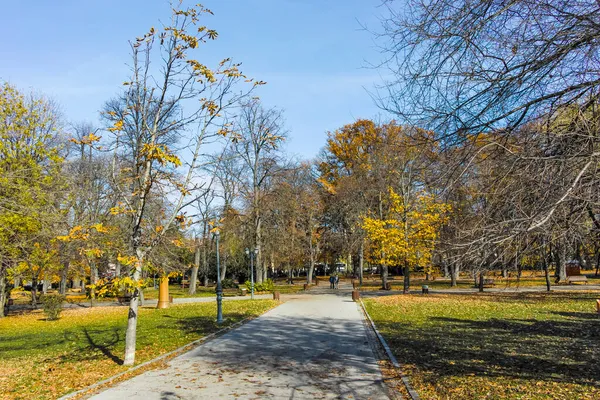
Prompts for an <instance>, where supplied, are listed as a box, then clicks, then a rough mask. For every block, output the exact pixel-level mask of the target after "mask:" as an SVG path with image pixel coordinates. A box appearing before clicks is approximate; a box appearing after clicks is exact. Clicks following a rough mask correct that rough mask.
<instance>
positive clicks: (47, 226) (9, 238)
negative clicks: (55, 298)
mask: <svg viewBox="0 0 600 400" xmlns="http://www.w3.org/2000/svg"><path fill="white" fill-rule="evenodd" d="M0 120H1V121H2V124H0V315H3V310H4V304H5V302H6V293H7V290H6V285H7V275H8V273H9V272H14V269H16V268H18V267H19V265H23V263H24V264H25V265H26V267H27V270H28V273H29V275H28V278H31V279H32V281H33V286H37V279H39V277H40V276H41V275H42V274H43V273H44V272H45V271H46V269H47V267H49V266H50V265H51V264H53V262H54V261H55V257H54V255H55V251H56V249H55V248H53V245H52V243H51V241H52V239H53V236H52V235H53V233H54V232H53V229H52V227H55V226H56V224H57V222H58V221H57V219H60V217H61V215H62V212H61V210H60V204H61V202H62V197H61V189H62V181H61V176H60V169H61V164H62V162H63V160H62V157H61V156H60V151H59V150H60V149H59V147H58V145H59V143H60V142H58V141H57V138H58V137H59V136H60V134H61V123H60V118H59V114H58V113H57V111H56V109H55V107H54V105H53V104H52V103H51V102H49V101H48V100H47V99H45V98H43V97H39V96H35V95H30V96H27V95H25V94H23V93H22V92H20V91H19V90H17V89H16V88H15V87H13V86H11V85H9V84H7V83H4V84H2V85H1V86H0ZM11 270H12V271H11ZM47 272H49V271H47ZM35 295H36V293H35V290H34V291H32V296H33V298H32V301H33V302H35V301H36V298H35Z"/></svg>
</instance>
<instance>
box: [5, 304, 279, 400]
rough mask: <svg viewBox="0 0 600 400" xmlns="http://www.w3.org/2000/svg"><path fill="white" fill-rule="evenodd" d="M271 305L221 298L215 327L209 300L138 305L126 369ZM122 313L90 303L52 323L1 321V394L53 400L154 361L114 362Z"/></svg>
mask: <svg viewBox="0 0 600 400" xmlns="http://www.w3.org/2000/svg"><path fill="white" fill-rule="evenodd" d="M278 304H280V303H279V302H276V301H272V300H254V301H250V300H248V301H235V302H224V303H223V312H224V317H225V323H224V324H223V325H222V326H219V325H217V324H216V322H215V318H216V307H215V305H214V303H196V304H181V305H173V306H172V307H170V308H168V309H164V310H157V309H154V308H143V309H141V312H140V321H139V331H138V346H137V349H138V350H137V357H136V365H135V366H134V367H133V368H136V366H139V365H141V364H143V363H146V362H147V361H149V360H154V359H155V358H157V357H158V356H160V355H163V354H165V353H169V352H172V351H173V350H175V349H178V348H180V347H181V346H184V345H188V344H190V343H191V342H195V341H198V339H202V338H205V337H206V336H208V335H211V334H214V333H215V332H217V331H219V330H220V329H222V328H224V327H228V326H231V325H233V324H236V323H238V322H240V321H244V320H247V319H249V318H254V317H257V316H259V315H261V314H263V313H264V312H266V311H268V310H270V309H272V308H274V307H275V306H277V305H278ZM126 316H127V309H126V308H121V307H97V308H93V309H84V310H66V311H64V312H63V314H61V319H60V320H58V321H45V320H44V317H43V314H41V313H39V312H34V313H30V314H26V315H22V316H14V317H9V318H5V319H2V320H0V359H1V360H2V361H1V362H0V399H3V400H4V399H26V398H36V399H50V398H52V399H54V398H58V397H60V396H63V395H66V394H68V393H72V392H74V391H77V390H80V389H82V388H86V387H88V386H90V385H92V384H94V383H96V382H98V381H102V380H105V379H106V378H107V377H112V376H114V375H116V374H119V373H125V374H126V375H124V376H122V379H126V378H130V377H132V376H134V375H135V374H138V373H141V372H143V371H145V370H149V369H152V368H155V367H158V366H160V364H161V360H159V361H158V362H157V363H154V362H153V363H151V364H152V365H146V366H145V367H143V368H139V369H136V370H135V371H134V373H130V372H131V371H130V369H131V368H132V367H125V366H123V365H121V359H120V358H119V357H120V356H121V355H122V352H123V347H124V333H125V329H124V328H125V326H126V323H127V318H126ZM173 356H175V355H173ZM164 361H165V360H162V362H164ZM122 379H121V380H122Z"/></svg>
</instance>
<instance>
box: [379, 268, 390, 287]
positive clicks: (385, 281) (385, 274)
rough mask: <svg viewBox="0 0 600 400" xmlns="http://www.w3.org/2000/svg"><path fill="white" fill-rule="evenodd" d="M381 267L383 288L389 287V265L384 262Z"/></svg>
mask: <svg viewBox="0 0 600 400" xmlns="http://www.w3.org/2000/svg"><path fill="white" fill-rule="evenodd" d="M380 268H381V288H382V289H387V286H388V266H387V265H386V264H382V265H381V266H380Z"/></svg>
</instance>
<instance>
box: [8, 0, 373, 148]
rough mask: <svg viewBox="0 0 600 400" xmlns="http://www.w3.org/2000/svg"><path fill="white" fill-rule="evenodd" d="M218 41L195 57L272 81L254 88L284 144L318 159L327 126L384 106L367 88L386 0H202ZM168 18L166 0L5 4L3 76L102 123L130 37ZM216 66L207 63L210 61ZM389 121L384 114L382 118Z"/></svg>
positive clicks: (76, 116) (73, 114) (74, 117)
mask: <svg viewBox="0 0 600 400" xmlns="http://www.w3.org/2000/svg"><path fill="white" fill-rule="evenodd" d="M203 4H204V5H205V6H206V7H208V8H210V9H211V10H212V11H213V12H214V13H215V15H214V16H212V17H209V18H207V19H206V21H205V23H206V25H208V26H209V27H210V28H213V29H216V30H217V31H218V32H219V35H220V36H219V39H218V40H217V41H216V42H215V43H214V44H211V45H210V46H208V47H206V48H203V49H202V52H205V54H202V53H201V54H200V55H197V57H196V58H198V59H199V60H200V61H202V60H203V58H204V57H206V59H209V60H216V59H221V58H225V57H232V58H233V59H234V60H236V61H241V62H242V63H243V70H244V72H245V73H247V75H249V76H251V77H254V78H257V79H260V80H264V81H267V83H268V84H267V85H266V86H264V87H262V88H261V89H260V92H259V93H258V94H259V96H260V97H261V98H262V99H263V102H264V103H265V105H267V106H277V107H280V108H282V109H284V111H285V117H286V121H287V128H288V129H289V131H290V136H291V140H290V141H289V143H288V146H287V149H288V151H289V152H291V153H294V154H297V155H299V156H301V157H303V158H310V157H314V156H315V155H316V154H317V152H318V150H319V149H320V148H321V147H322V146H323V145H324V143H325V137H326V134H325V132H326V131H328V130H334V129H336V128H338V127H340V126H342V125H344V124H346V123H350V122H352V121H354V120H355V119H357V118H377V117H378V116H380V115H382V114H381V111H380V110H379V109H378V108H377V107H376V105H375V104H374V103H373V101H372V99H371V98H370V97H369V95H368V93H367V92H366V91H365V88H367V89H369V88H372V87H373V86H374V85H375V84H378V83H380V82H381V78H380V74H381V72H380V71H377V70H374V69H371V68H368V63H369V62H370V63H376V62H377V61H378V60H380V58H381V55H380V53H379V50H378V49H377V47H376V44H375V43H374V39H373V36H372V35H371V34H370V33H369V32H366V31H364V30H363V29H362V28H361V24H363V25H366V26H367V27H368V28H370V29H375V30H376V29H378V28H379V22H378V17H379V15H381V14H382V13H384V11H385V10H384V9H382V8H380V7H378V6H379V5H380V4H381V0H327V1H323V0H244V1H242V0H235V1H234V0H221V1H217V0H206V1H204V2H203ZM168 16H169V9H168V3H167V1H163V0H120V1H116V0H103V1H99V0H95V1H92V0H86V1H83V0H54V1H48V0H19V1H7V2H4V4H3V5H2V13H1V14H0V37H2V38H3V40H2V42H3V43H2V46H0V60H2V62H1V63H0V80H7V81H9V82H11V83H12V84H14V85H17V86H18V87H19V88H21V89H24V90H31V89H33V90H36V91H39V92H41V93H43V94H46V95H48V96H50V97H52V98H54V99H55V100H57V101H58V102H59V103H60V105H61V106H62V110H63V112H64V114H65V118H66V119H67V120H68V121H83V120H85V121H91V122H96V121H97V120H98V110H99V109H100V108H101V106H102V104H103V103H104V102H105V101H106V100H107V99H109V98H111V97H113V96H114V95H115V94H117V93H118V91H119V90H120V89H121V83H122V82H123V81H124V80H125V78H126V77H127V74H128V67H127V65H126V63H127V62H128V50H129V48H128V44H127V41H128V40H129V39H133V38H135V37H136V36H140V35H141V34H143V33H144V32H146V31H147V30H148V29H149V27H150V26H158V25H159V21H160V20H161V19H163V20H166V19H167V18H168ZM209 65H210V64H209ZM383 116H384V117H385V115H383Z"/></svg>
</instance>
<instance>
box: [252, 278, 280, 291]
mask: <svg viewBox="0 0 600 400" xmlns="http://www.w3.org/2000/svg"><path fill="white" fill-rule="evenodd" d="M246 287H247V288H248V291H251V290H252V283H251V282H250V281H246ZM274 288H275V285H274V283H273V280H272V279H267V280H266V281H264V282H263V283H256V282H254V291H255V292H272V291H273V289H274Z"/></svg>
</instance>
